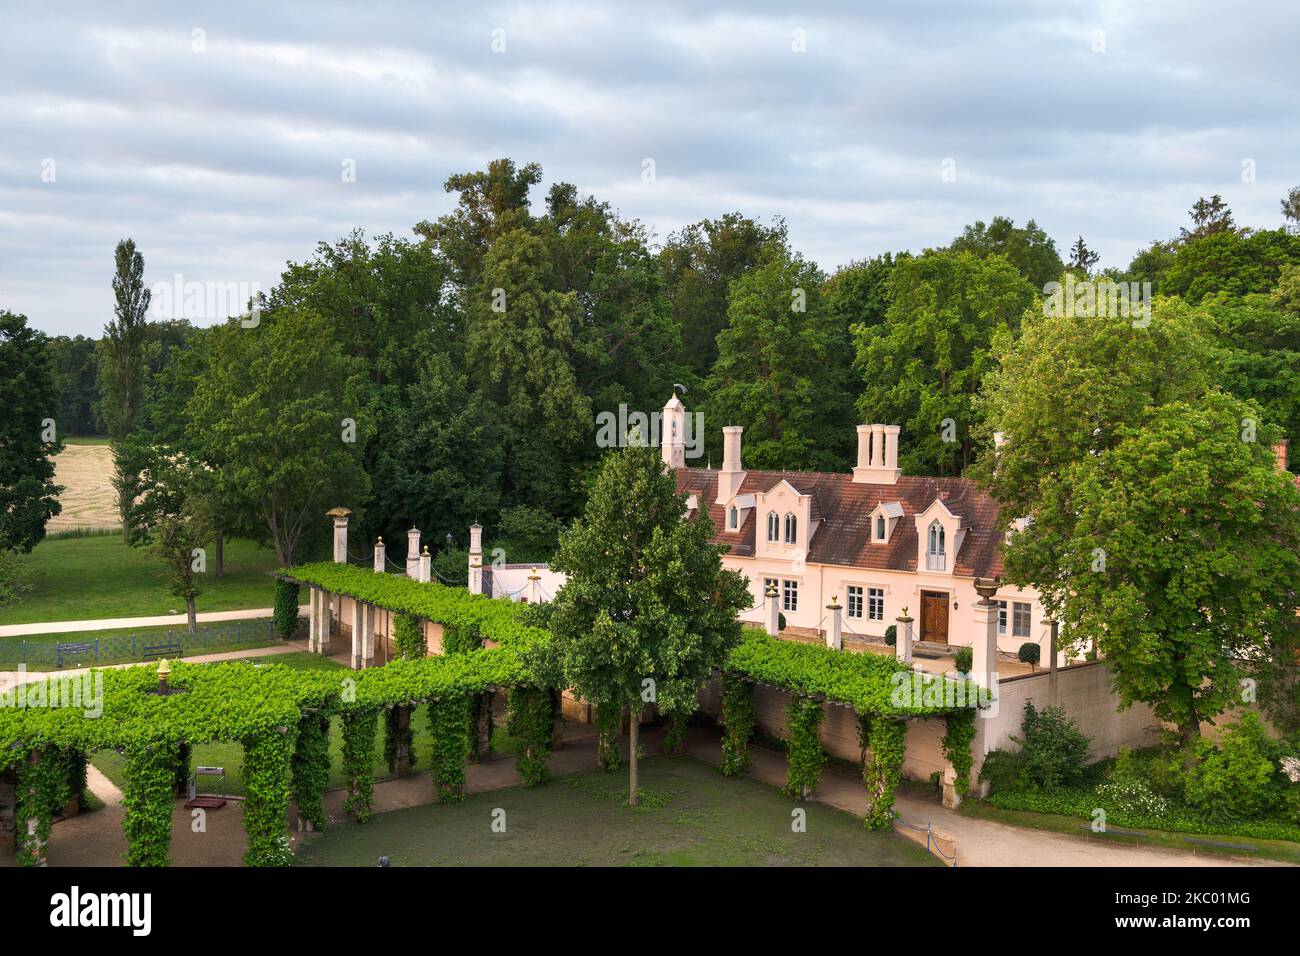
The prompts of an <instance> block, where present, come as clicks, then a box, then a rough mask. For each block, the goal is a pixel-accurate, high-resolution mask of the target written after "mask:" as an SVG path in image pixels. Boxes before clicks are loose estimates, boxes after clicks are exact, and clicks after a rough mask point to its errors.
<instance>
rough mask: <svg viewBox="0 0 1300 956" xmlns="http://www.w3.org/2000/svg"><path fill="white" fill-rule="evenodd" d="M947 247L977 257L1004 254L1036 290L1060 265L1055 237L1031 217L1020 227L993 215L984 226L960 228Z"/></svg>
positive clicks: (1053, 276)
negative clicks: (960, 232) (959, 231)
mask: <svg viewBox="0 0 1300 956" xmlns="http://www.w3.org/2000/svg"><path fill="white" fill-rule="evenodd" d="M948 248H949V249H950V250H951V251H953V252H969V253H971V254H972V255H975V256H978V257H980V258H984V257H986V256H1004V257H1005V258H1006V260H1007V261H1008V262H1010V263H1011V264H1012V265H1013V266H1015V267H1016V269H1018V270H1019V271H1020V274H1021V275H1022V276H1024V277H1025V279H1026V280H1028V282H1029V284H1030V285H1032V286H1033V287H1034V289H1035V290H1038V291H1042V289H1043V286H1045V285H1046V284H1047V283H1049V282H1051V281H1053V280H1054V279H1056V278H1057V276H1059V275H1060V274H1061V270H1062V269H1063V268H1064V264H1063V263H1062V262H1061V256H1060V253H1058V252H1057V251H1056V240H1054V239H1053V238H1052V237H1051V236H1049V235H1048V234H1047V233H1046V232H1044V231H1043V229H1042V227H1040V226H1039V225H1038V223H1036V222H1034V220H1032V219H1030V220H1029V221H1028V222H1026V223H1025V224H1024V225H1023V226H1017V225H1016V224H1015V222H1014V221H1013V220H1011V219H1008V218H1007V217H1006V216H994V217H993V221H992V222H990V223H989V224H988V225H985V224H984V223H983V222H975V223H973V224H972V225H969V226H967V227H966V228H965V229H964V230H962V234H961V235H960V236H958V237H957V238H956V239H954V240H953V241H952V243H951V245H949V247H948Z"/></svg>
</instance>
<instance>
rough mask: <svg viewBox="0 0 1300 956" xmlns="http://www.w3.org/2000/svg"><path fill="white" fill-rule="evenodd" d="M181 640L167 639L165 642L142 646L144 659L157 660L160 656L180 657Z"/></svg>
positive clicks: (142, 658)
mask: <svg viewBox="0 0 1300 956" xmlns="http://www.w3.org/2000/svg"><path fill="white" fill-rule="evenodd" d="M181 650H182V648H181V642H180V641H177V640H170V641H167V642H166V643H165V644H146V645H145V646H144V647H143V648H141V652H142V653H141V657H140V659H141V660H142V661H156V660H157V659H158V658H160V657H180V656H181Z"/></svg>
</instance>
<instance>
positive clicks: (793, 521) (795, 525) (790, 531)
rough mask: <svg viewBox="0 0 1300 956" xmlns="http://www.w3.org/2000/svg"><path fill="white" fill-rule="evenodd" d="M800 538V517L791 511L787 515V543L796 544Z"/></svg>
mask: <svg viewBox="0 0 1300 956" xmlns="http://www.w3.org/2000/svg"><path fill="white" fill-rule="evenodd" d="M798 539H799V519H798V518H796V517H795V516H794V513H793V512H791V513H790V514H787V515H786V516H785V543H786V544H794V543H795V542H796V541H797V540H798Z"/></svg>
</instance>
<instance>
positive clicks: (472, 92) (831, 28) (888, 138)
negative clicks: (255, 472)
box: [0, 0, 1300, 335]
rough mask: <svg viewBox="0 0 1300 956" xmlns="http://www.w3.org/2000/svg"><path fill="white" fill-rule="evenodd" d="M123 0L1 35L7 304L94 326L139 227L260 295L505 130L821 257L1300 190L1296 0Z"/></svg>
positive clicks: (152, 249)
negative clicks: (758, 227)
mask: <svg viewBox="0 0 1300 956" xmlns="http://www.w3.org/2000/svg"><path fill="white" fill-rule="evenodd" d="M118 6H119V5H110V4H101V3H86V4H84V5H71V4H57V3H56V4H21V5H13V6H10V7H9V8H8V9H7V10H6V12H5V28H4V30H3V31H2V32H0V309H10V310H13V311H18V312H24V313H26V314H27V315H28V316H29V318H30V320H31V322H32V324H33V325H34V326H36V327H37V328H40V329H43V330H45V331H47V332H50V333H68V334H71V333H85V334H91V335H97V334H99V332H100V330H101V329H102V327H103V324H104V322H105V321H106V320H107V319H108V318H109V316H110V314H111V310H112V294H111V291H110V288H109V281H110V278H111V274H112V254H113V246H114V243H115V242H116V241H117V240H118V239H119V238H122V237H124V236H131V237H133V238H134V239H135V240H136V242H137V244H138V245H139V247H140V248H141V250H142V251H143V252H144V255H145V259H146V278H147V280H148V281H149V283H150V284H151V285H152V284H156V283H160V282H165V283H172V282H173V281H174V277H175V276H176V275H180V276H182V277H183V281H186V282H204V283H217V284H225V283H244V284H246V285H248V286H250V287H251V286H254V285H255V286H257V287H260V288H263V289H265V288H269V287H270V286H271V285H273V284H274V283H275V281H276V278H277V277H278V275H279V273H280V271H281V270H282V268H283V266H284V263H285V261H286V260H297V261H301V260H302V259H305V258H307V257H309V256H310V254H311V252H312V250H313V248H314V246H315V244H316V243H317V242H319V241H321V240H332V239H334V238H337V237H339V236H341V235H343V234H345V233H347V232H349V231H350V230H352V229H354V228H357V227H360V228H363V229H364V230H365V231H366V232H367V233H368V234H371V235H374V234H378V233H383V232H388V231H391V232H394V233H397V234H398V235H404V236H405V235H410V234H411V233H410V228H411V226H412V225H413V224H414V223H416V222H418V221H420V220H422V219H431V218H434V217H436V216H437V215H439V214H441V213H442V212H445V211H446V210H447V209H448V208H449V207H450V206H451V204H452V203H453V200H454V197H452V196H450V195H448V194H446V193H445V192H444V191H443V189H442V183H443V181H444V180H445V178H446V177H447V176H448V174H450V173H455V172H462V171H468V170H471V169H477V168H481V167H482V166H484V165H485V164H486V163H487V162H488V161H489V160H490V159H492V158H494V157H498V156H510V157H512V158H514V159H515V160H516V161H518V162H520V163H523V162H528V161H536V162H539V163H541V164H542V167H543V172H544V177H545V179H544V185H543V188H542V189H539V190H538V191H537V193H536V196H535V198H536V200H537V201H538V202H539V203H540V201H541V199H542V197H543V196H544V193H545V185H546V184H549V183H550V182H553V181H556V180H566V181H569V182H573V183H576V184H577V185H578V186H579V188H580V189H581V190H583V191H584V192H591V193H594V194H595V195H596V196H598V197H599V198H601V199H604V200H607V201H609V202H611V203H612V204H613V205H614V206H615V207H616V208H617V209H618V210H619V211H620V212H621V213H622V214H623V215H625V216H628V217H634V218H638V219H640V220H642V221H643V222H645V223H646V224H647V226H648V227H649V228H650V229H651V230H652V232H653V233H654V235H655V236H656V237H657V239H659V240H662V239H663V238H665V237H666V236H667V235H668V234H669V233H671V232H672V231H673V230H675V229H677V228H678V227H680V226H681V225H683V224H685V223H688V222H692V221H694V220H698V219H701V218H703V217H706V216H717V215H720V214H721V213H723V212H726V211H728V210H732V209H738V210H741V211H743V212H745V213H747V214H749V215H752V216H757V217H761V218H768V217H771V216H777V215H779V216H784V217H785V218H786V220H787V222H788V224H789V227H790V236H791V240H792V242H793V244H794V245H795V247H796V248H798V249H800V250H801V251H802V252H804V254H805V255H807V256H809V257H810V258H812V259H815V260H816V261H817V262H818V263H820V264H821V265H822V266H823V267H825V268H827V269H833V268H834V267H835V266H836V265H838V264H841V263H844V262H847V261H849V260H852V259H857V258H862V257H865V256H870V255H874V254H877V253H880V252H884V251H887V250H900V249H921V248H924V247H926V246H933V245H940V244H943V243H945V242H947V241H948V240H950V239H951V238H952V237H953V236H954V235H956V234H957V233H958V232H959V231H960V230H961V227H962V226H963V225H964V224H966V223H968V222H971V221H974V220H976V219H985V220H987V219H989V218H991V217H992V216H994V215H998V214H1002V215H1009V216H1012V217H1013V218H1015V219H1016V220H1017V221H1022V220H1024V219H1026V218H1031V217H1032V218H1035V219H1036V220H1037V221H1038V222H1039V224H1040V225H1042V226H1043V227H1044V228H1045V229H1046V230H1047V231H1048V232H1049V233H1050V234H1051V235H1052V236H1054V237H1055V238H1056V240H1057V244H1058V246H1059V247H1061V248H1062V249H1063V250H1064V248H1066V247H1068V245H1069V243H1070V242H1071V241H1072V240H1073V238H1074V236H1075V235H1077V234H1079V233H1082V234H1083V235H1084V236H1085V237H1086V238H1087V240H1088V242H1089V244H1090V245H1092V246H1093V247H1094V248H1096V249H1098V250H1099V251H1100V252H1101V253H1102V256H1103V259H1102V265H1103V266H1105V265H1120V266H1122V265H1125V264H1126V263H1127V262H1128V260H1129V258H1130V257H1131V256H1132V254H1133V253H1134V252H1135V251H1136V250H1137V249H1138V248H1140V247H1141V246H1143V245H1145V244H1146V243H1147V242H1149V241H1150V240H1152V239H1154V238H1164V237H1168V236H1171V235H1174V234H1176V233H1177V230H1178V227H1179V226H1180V225H1182V224H1183V223H1184V222H1185V220H1186V210H1187V208H1188V207H1189V206H1190V205H1191V204H1192V202H1193V201H1194V200H1195V199H1196V198H1197V197H1198V196H1200V195H1203V194H1207V195H1208V194H1210V193H1214V192H1218V193H1221V194H1222V195H1223V196H1224V198H1225V199H1226V200H1227V201H1228V202H1229V204H1230V205H1231V206H1232V208H1233V210H1234V211H1235V213H1236V216H1237V220H1238V222H1240V223H1244V224H1250V225H1255V226H1261V227H1262V226H1269V227H1272V226H1276V225H1278V224H1279V223H1280V221H1281V216H1280V213H1279V209H1278V204H1279V200H1280V199H1281V197H1282V196H1283V195H1284V194H1285V192H1286V190H1287V189H1289V188H1290V187H1291V186H1294V185H1297V184H1300V55H1297V50H1296V38H1297V37H1300V4H1297V3H1294V2H1291V0H1278V2H1276V3H1262V2H1253V0H1239V2H1235V3H1232V4H1222V3H1217V4H1212V3H1201V2H1199V0H1171V2H1143V3H1130V4H1126V3H1110V2H1070V0H1050V2H1042V3H1034V2H1023V3H1014V4H1013V3H980V2H974V0H937V2H932V3H887V4H886V3H874V2H873V3H870V4H867V3H860V2H859V3H850V2H844V3H821V4H817V3H813V4H805V3H790V2H786V3H781V4H777V3H770V2H758V3H753V2H751V3H745V4H739V3H738V4H734V5H714V4H709V3H705V2H682V3H673V2H660V3H655V4H617V5H616V4H613V3H605V4H596V3H587V2H578V3H554V4H532V3H528V4H515V3H501V4H493V3H466V4H450V3H426V4H418V5H417V4H412V5H409V6H408V5H403V4H398V3H389V2H385V0H371V2H368V3H356V2H352V3H346V4H342V3H341V4H338V5H334V4H329V3H324V2H320V0H313V2H305V0H304V2H301V3H283V4H276V5H275V9H274V10H272V9H270V7H271V5H270V4H268V3H265V2H242V0H235V2H224V3H221V4H203V5H198V4H196V5H193V7H192V8H191V9H189V10H188V11H187V10H186V9H185V5H183V4H175V3H159V4H156V5H155V4H147V3H138V4H132V5H130V7H129V9H127V10H125V11H124V10H120V9H116V7H118ZM122 6H125V5H122ZM647 160H652V161H653V171H654V176H653V181H647V179H646V177H645V176H643V170H644V169H645V168H646V166H647ZM349 164H350V165H349ZM352 168H354V169H355V181H346V180H347V179H348V178H349V177H348V176H347V175H346V173H347V171H348V170H349V169H352ZM1243 169H1244V170H1245V172H1244V173H1243ZM945 170H948V171H950V172H951V173H953V174H954V175H945ZM1252 171H1253V175H1252ZM1252 180H1253V181H1252Z"/></svg>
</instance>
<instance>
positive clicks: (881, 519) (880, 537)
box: [876, 515, 885, 541]
mask: <svg viewBox="0 0 1300 956" xmlns="http://www.w3.org/2000/svg"><path fill="white" fill-rule="evenodd" d="M876 540H877V541H884V540H885V516H884V515H876Z"/></svg>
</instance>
